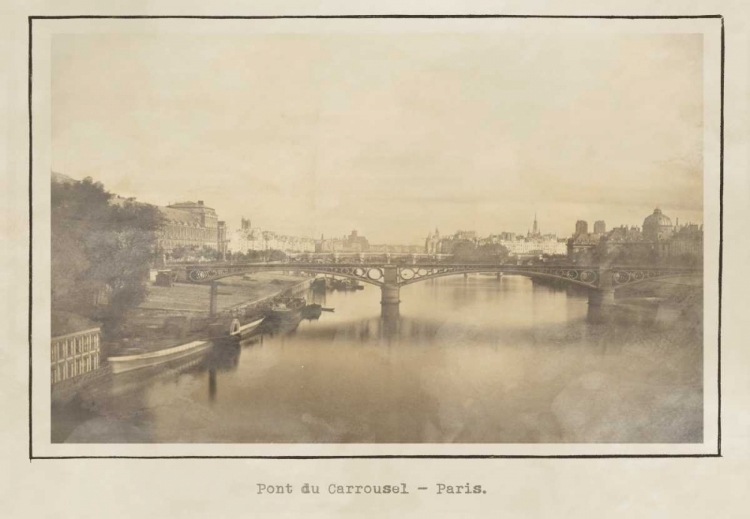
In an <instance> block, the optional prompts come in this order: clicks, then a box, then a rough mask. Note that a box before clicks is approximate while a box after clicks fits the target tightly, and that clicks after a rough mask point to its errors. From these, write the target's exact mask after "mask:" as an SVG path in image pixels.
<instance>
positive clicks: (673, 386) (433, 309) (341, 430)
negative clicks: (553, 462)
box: [57, 276, 702, 443]
mask: <svg viewBox="0 0 750 519" xmlns="http://www.w3.org/2000/svg"><path fill="white" fill-rule="evenodd" d="M379 292H380V291H379V290H378V289H377V288H376V287H368V288H367V289H366V290H363V291H347V292H328V293H325V292H323V293H319V292H317V293H311V294H310V295H309V297H308V301H311V302H314V303H316V304H320V305H321V306H326V307H335V312H333V313H326V312H324V313H323V314H322V315H321V317H320V319H318V320H311V321H306V320H303V321H300V322H294V323H291V324H289V323H279V324H278V325H277V326H273V327H264V328H263V329H261V330H260V331H262V334H261V335H259V336H256V337H252V338H250V339H249V340H245V341H243V342H242V343H241V344H239V345H235V346H233V347H229V346H228V347H223V348H220V349H218V348H214V349H213V350H211V351H210V352H209V353H208V354H206V355H205V356H203V357H202V358H200V359H198V360H197V361H191V362H192V363H191V364H190V365H187V366H182V367H179V368H177V367H174V368H171V371H170V370H169V369H167V370H160V371H159V372H158V373H146V372H143V373H134V374H133V375H132V377H130V378H128V377H123V378H117V379H116V380H113V381H112V382H111V384H110V385H109V386H108V387H106V388H100V389H98V390H97V391H96V392H92V393H90V394H88V395H87V396H86V398H87V404H86V405H87V406H84V408H85V409H87V411H86V413H83V414H79V415H75V413H71V415H75V416H78V418H76V420H77V422H76V423H74V424H72V426H71V425H70V424H69V426H68V429H66V430H65V431H63V429H62V428H59V431H60V432H59V434H58V435H57V438H58V439H59V441H63V440H66V441H71V442H85V441H102V442H106V441H125V442H127V441H149V442H264V443H265V442H336V443H343V442H360V443H378V442H387V443H398V442H407V443H421V442H427V443H437V442H461V443H472V442H486V443H503V442H517V443H536V442H544V443H554V442H613V443H626V442H643V443H647V442H663V443H672V442H697V441H701V438H702V425H701V424H702V325H701V322H700V318H699V317H698V318H696V317H695V316H691V317H690V318H687V317H686V316H685V315H682V313H681V312H680V311H679V309H678V310H676V311H673V310H674V309H670V308H668V307H666V306H665V307H659V306H656V307H653V308H648V305H622V306H621V307H620V308H618V309H616V310H613V309H606V310H605V311H602V310H601V309H596V308H594V307H591V306H589V305H588V304H587V297H586V294H585V293H579V292H577V291H570V290H559V289H555V288H554V287H547V286H538V285H537V286H535V285H533V284H532V283H531V282H530V281H529V280H528V279H525V278H521V277H515V276H504V277H503V278H502V280H497V279H496V278H495V277H490V276H469V277H467V278H464V277H462V276H459V277H452V278H443V279H437V280H432V281H426V282H422V283H415V284H413V285H409V286H407V287H404V288H403V289H402V292H401V299H402V303H401V305H400V307H399V306H396V307H393V306H390V307H386V306H383V307H382V308H381V305H380V293H379ZM698 315H699V314H698ZM125 375H128V374H125ZM76 405H77V406H79V408H80V407H81V403H80V402H78V403H76ZM105 432H106V433H105Z"/></svg>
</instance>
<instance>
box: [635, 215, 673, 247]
mask: <svg viewBox="0 0 750 519" xmlns="http://www.w3.org/2000/svg"><path fill="white" fill-rule="evenodd" d="M672 234H674V226H673V225H672V220H671V219H670V218H669V217H668V216H667V215H665V214H664V213H662V212H661V209H659V208H658V207H657V208H656V209H654V212H653V213H652V214H650V215H649V216H647V217H646V219H645V220H643V238H644V239H645V240H647V241H657V240H664V239H667V238H669V237H670V236H672Z"/></svg>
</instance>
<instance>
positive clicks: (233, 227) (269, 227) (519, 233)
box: [53, 172, 703, 245]
mask: <svg viewBox="0 0 750 519" xmlns="http://www.w3.org/2000/svg"><path fill="white" fill-rule="evenodd" d="M53 176H54V177H56V178H57V180H63V181H67V180H72V181H79V180H82V179H74V178H71V177H69V176H67V175H62V174H60V173H58V172H53ZM92 180H93V181H95V182H97V179H93V178H92ZM104 187H105V189H106V187H107V186H104ZM111 194H112V195H113V196H115V197H119V198H121V199H122V198H129V197H125V196H123V195H121V194H120V193H111ZM133 198H135V197H133ZM136 201H138V202H142V203H147V204H151V205H157V204H153V203H152V202H150V201H148V200H139V199H137V198H136ZM185 202H198V203H205V204H206V206H207V207H210V208H211V209H214V210H217V213H218V212H219V208H217V207H213V206H212V204H211V203H210V201H204V200H195V201H193V200H187V199H185V200H183V199H179V200H176V201H174V202H170V203H169V204H168V205H167V206H165V207H170V206H172V205H173V204H178V205H179V204H183V203H185ZM657 208H658V209H660V210H661V209H663V208H661V207H658V206H657ZM665 212H666V213H670V215H671V216H674V214H672V213H671V212H670V210H669V209H667V210H666V211H665ZM538 214H539V213H538V212H535V213H534V217H533V220H532V222H531V224H530V225H529V226H528V228H527V229H526V230H522V229H521V230H514V229H510V228H505V227H503V228H500V227H498V228H497V229H495V230H494V231H491V232H488V233H481V232H477V231H475V229H459V228H454V227H450V226H448V227H446V228H445V229H444V230H443V231H441V234H442V235H443V236H446V237H447V236H452V235H454V234H458V233H461V232H464V231H475V232H476V233H477V236H478V237H481V236H493V235H499V234H514V235H515V236H516V238H521V237H524V236H526V235H527V234H530V235H532V236H533V235H535V234H536V235H538V236H547V235H554V236H555V237H556V238H558V239H563V238H569V237H571V236H574V235H575V234H577V231H576V227H577V224H578V223H579V222H580V221H581V220H583V221H586V222H587V223H588V224H590V231H591V232H597V231H595V227H596V224H599V223H602V224H604V225H605V226H606V229H607V230H608V231H609V230H611V229H613V228H615V227H621V226H625V227H633V226H635V227H638V228H640V227H641V225H642V223H643V218H645V217H647V216H648V215H650V214H651V212H650V211H649V212H648V213H647V214H645V215H644V216H643V217H642V218H641V219H640V220H638V221H636V222H619V223H613V222H612V223H611V222H610V221H609V220H607V218H606V217H602V216H601V215H599V216H598V217H596V218H595V219H590V220H587V219H585V218H580V219H578V220H575V221H574V222H569V223H570V225H569V227H570V229H572V230H569V232H564V233H557V232H554V231H549V230H547V229H545V227H544V225H543V222H541V221H540V220H539V218H538ZM218 219H219V220H221V221H224V222H225V223H226V229H227V232H228V233H233V232H234V231H238V230H240V229H241V228H242V222H243V221H246V222H247V224H248V225H251V226H252V228H254V229H255V228H258V229H261V230H263V231H270V232H274V233H276V234H279V235H288V236H294V237H299V238H304V239H312V240H320V239H321V237H325V238H326V239H341V238H342V237H343V238H346V237H347V236H348V235H349V233H351V232H357V233H359V234H361V235H363V236H364V237H367V236H366V235H365V234H364V233H361V232H360V230H359V229H350V230H348V231H346V232H338V233H334V234H331V235H326V234H324V233H323V234H321V235H318V236H306V235H303V234H300V233H296V232H294V231H292V232H290V233H283V232H280V231H277V230H276V228H275V226H274V224H273V223H268V224H263V223H261V224H259V223H258V222H257V221H255V220H254V219H253V218H252V217H250V216H245V215H243V216H241V217H240V223H239V224H237V223H235V222H231V221H226V220H225V219H224V218H223V216H222V215H221V214H220V213H219V218H218ZM679 221H680V217H679V216H676V218H675V224H677V222H679ZM682 223H683V224H688V223H690V224H699V225H702V224H703V222H702V221H693V220H689V219H683V220H682ZM535 224H536V225H537V227H535ZM434 230H439V227H436V228H435V229H429V230H428V231H427V233H428V234H429V235H431V234H433V231H434ZM537 231H538V232H537ZM424 239H425V237H424V236H422V237H415V238H414V239H413V240H412V241H411V242H410V243H400V242H395V241H387V240H386V241H382V242H375V241H372V240H370V241H371V242H372V243H373V244H387V245H422V244H423V243H424Z"/></svg>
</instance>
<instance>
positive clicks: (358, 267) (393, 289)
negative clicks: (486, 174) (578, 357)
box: [172, 261, 703, 308]
mask: <svg viewBox="0 0 750 519" xmlns="http://www.w3.org/2000/svg"><path fill="white" fill-rule="evenodd" d="M172 270H173V271H174V272H175V273H177V277H178V279H179V280H181V281H185V282H189V283H212V282H214V281H216V280H219V279H222V278H226V277H232V276H239V275H243V274H253V273H257V272H274V271H277V272H278V271H299V272H308V273H312V274H325V275H333V276H339V277H344V278H349V279H354V280H356V281H360V282H362V283H369V284H371V285H376V286H379V287H380V289H381V296H382V297H381V303H382V304H384V305H397V304H398V303H399V302H400V291H401V287H402V286H406V285H410V284H412V283H417V282H419V281H426V280H429V279H436V278H440V277H446V276H455V275H459V274H467V275H468V274H471V273H479V272H486V273H496V274H498V275H503V274H506V275H520V276H526V277H529V278H532V279H534V278H538V279H550V280H558V281H562V282H564V283H567V284H570V285H576V286H581V287H584V288H586V289H588V291H589V303H590V304H594V305H602V304H614V293H615V290H616V289H618V288H620V287H623V286H630V285H634V284H637V283H642V282H645V281H649V280H653V279H662V278H668V277H676V276H685V275H702V274H703V271H702V269H699V268H658V267H614V266H607V267H599V266H580V265H510V264H502V263H408V264H400V263H386V262H367V263H336V262H333V261H323V262H298V261H290V262H278V263H214V264H197V265H180V266H173V267H172ZM212 285H213V286H214V287H215V285H214V284H213V283H212ZM211 294H212V296H211V297H212V304H211V307H212V308H215V297H216V290H215V289H214V290H212V291H211Z"/></svg>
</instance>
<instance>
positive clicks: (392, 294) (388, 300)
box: [380, 266, 401, 317]
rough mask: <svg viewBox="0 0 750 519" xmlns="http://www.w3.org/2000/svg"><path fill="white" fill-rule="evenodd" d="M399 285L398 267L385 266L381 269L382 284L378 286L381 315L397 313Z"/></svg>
mask: <svg viewBox="0 0 750 519" xmlns="http://www.w3.org/2000/svg"><path fill="white" fill-rule="evenodd" d="M400 295H401V287H400V286H399V284H398V267H396V266H387V267H385V268H384V269H383V284H382V285H381V287H380V307H381V314H382V315H383V316H386V315H388V316H391V317H392V316H393V315H394V314H395V315H398V308H399V303H401V299H400Z"/></svg>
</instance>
